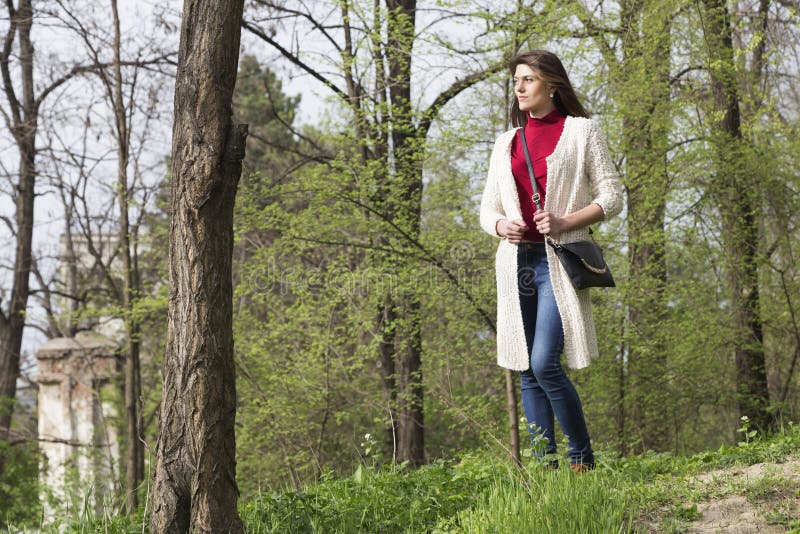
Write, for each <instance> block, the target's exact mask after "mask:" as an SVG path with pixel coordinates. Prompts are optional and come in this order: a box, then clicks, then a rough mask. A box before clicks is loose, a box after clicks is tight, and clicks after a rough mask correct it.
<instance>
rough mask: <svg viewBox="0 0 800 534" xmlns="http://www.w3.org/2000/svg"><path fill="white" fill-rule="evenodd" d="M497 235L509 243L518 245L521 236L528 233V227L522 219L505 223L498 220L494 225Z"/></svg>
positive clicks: (505, 221) (503, 220)
mask: <svg viewBox="0 0 800 534" xmlns="http://www.w3.org/2000/svg"><path fill="white" fill-rule="evenodd" d="M495 228H496V230H497V235H499V236H500V237H504V238H506V239H508V241H509V243H514V244H518V243H519V242H520V241H522V236H523V234H524V233H525V232H527V231H528V225H527V224H525V221H523V220H522V219H514V220H513V221H507V220H505V219H500V220H499V221H497V224H496V225H495Z"/></svg>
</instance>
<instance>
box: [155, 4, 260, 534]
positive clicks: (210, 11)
mask: <svg viewBox="0 0 800 534" xmlns="http://www.w3.org/2000/svg"><path fill="white" fill-rule="evenodd" d="M242 10H243V0H220V1H211V0H185V2H184V8H183V20H182V24H181V37H180V49H179V54H178V74H177V80H176V85H175V123H174V125H173V141H172V156H173V163H172V186H171V190H172V201H171V218H172V220H171V225H170V260H169V263H170V275H169V280H170V300H169V313H168V324H167V347H166V354H165V358H164V367H163V374H164V381H163V397H162V401H161V408H160V418H159V436H158V443H157V446H156V466H155V475H154V476H155V480H154V484H153V513H152V516H151V519H150V526H151V529H152V530H153V532H187V531H189V530H192V531H196V532H242V531H243V528H242V523H241V520H240V519H239V516H238V513H237V508H236V504H237V500H238V488H237V485H236V481H235V470H236V458H235V448H236V447H235V434H234V421H235V416H236V398H235V395H236V388H235V382H234V378H235V376H234V361H233V331H232V324H231V323H232V309H233V303H232V279H231V274H232V273H231V261H232V259H231V256H232V250H233V206H234V201H235V196H236V189H237V185H238V182H239V177H240V175H241V162H242V159H243V157H244V147H245V137H246V134H247V127H246V125H234V124H233V122H232V120H231V116H232V113H231V100H232V96H233V89H234V84H235V81H236V72H237V65H238V57H239V40H240V25H241V21H242Z"/></svg>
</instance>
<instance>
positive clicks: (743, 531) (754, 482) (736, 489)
mask: <svg viewBox="0 0 800 534" xmlns="http://www.w3.org/2000/svg"><path fill="white" fill-rule="evenodd" d="M688 489H689V492H688V498H686V499H684V502H683V504H681V505H679V506H677V507H676V506H669V507H665V508H664V509H663V510H661V511H660V512H659V513H658V514H656V515H655V516H654V517H650V518H648V520H646V521H642V522H640V523H639V525H638V526H641V527H644V529H645V530H647V531H648V532H686V533H692V534H711V533H717V532H719V533H725V534H729V533H730V534H749V533H759V534H772V533H783V532H794V533H798V534H800V459H797V458H794V459H791V460H788V461H786V462H784V463H779V464H775V463H760V464H755V465H751V466H748V467H731V468H727V469H718V470H715V471H710V472H708V473H704V474H702V475H698V476H695V477H692V478H690V479H689V480H688Z"/></svg>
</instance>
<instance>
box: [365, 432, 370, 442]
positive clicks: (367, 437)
mask: <svg viewBox="0 0 800 534" xmlns="http://www.w3.org/2000/svg"><path fill="white" fill-rule="evenodd" d="M364 439H365V440H367V441H369V440H371V439H372V434H369V433H367V434H364Z"/></svg>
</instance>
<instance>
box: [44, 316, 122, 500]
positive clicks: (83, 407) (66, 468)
mask: <svg viewBox="0 0 800 534" xmlns="http://www.w3.org/2000/svg"><path fill="white" fill-rule="evenodd" d="M118 351H119V347H118V345H117V344H116V343H114V342H113V341H111V340H109V339H108V338H106V337H104V336H101V335H99V334H94V333H90V332H79V333H78V334H77V335H76V336H75V337H74V338H63V337H62V338H55V339H51V340H49V341H48V342H47V343H45V344H44V345H43V346H42V347H41V348H40V349H39V351H38V352H37V353H36V359H37V360H38V362H39V377H38V380H37V381H38V383H39V410H38V413H39V445H40V449H41V451H42V455H43V457H44V462H45V463H44V465H43V466H42V469H41V474H40V479H41V482H42V483H43V484H44V485H45V487H47V488H49V489H50V490H51V491H52V492H53V496H54V497H55V498H56V501H58V502H60V503H64V502H65V499H67V498H69V496H70V494H75V493H77V495H74V496H76V497H78V498H80V499H82V498H83V497H84V496H85V495H86V494H87V493H88V494H89V495H90V502H92V503H94V508H95V513H101V512H102V508H103V502H104V498H106V497H111V496H113V495H115V494H117V495H118V494H119V491H118V490H119V487H118V484H119V480H120V472H119V469H120V467H119V457H120V455H119V441H118V439H117V438H118V432H117V426H116V423H115V421H114V419H115V417H116V416H117V412H116V409H115V405H117V404H118V403H119V401H120V392H119V391H120V390H119V389H118V387H117V386H116V380H115V379H116V378H117V377H118V376H119V374H120V370H121V360H120V358H119V357H118ZM45 508H46V509H47V508H49V507H48V506H47V504H46V503H45ZM49 511H50V513H51V514H52V512H54V511H55V510H49Z"/></svg>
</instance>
